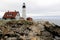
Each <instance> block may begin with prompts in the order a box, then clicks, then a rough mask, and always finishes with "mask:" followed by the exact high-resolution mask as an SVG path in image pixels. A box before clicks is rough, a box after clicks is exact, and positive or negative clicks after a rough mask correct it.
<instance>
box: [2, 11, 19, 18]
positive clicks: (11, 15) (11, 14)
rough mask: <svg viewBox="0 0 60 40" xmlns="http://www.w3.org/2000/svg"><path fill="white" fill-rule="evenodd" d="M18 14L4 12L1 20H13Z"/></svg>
mask: <svg viewBox="0 0 60 40" xmlns="http://www.w3.org/2000/svg"><path fill="white" fill-rule="evenodd" d="M17 13H19V12H5V14H4V16H3V18H15V17H16V15H17Z"/></svg>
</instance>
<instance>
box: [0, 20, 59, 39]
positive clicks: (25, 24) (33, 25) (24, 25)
mask: <svg viewBox="0 0 60 40" xmlns="http://www.w3.org/2000/svg"><path fill="white" fill-rule="evenodd" d="M1 23H2V22H1ZM0 30H1V31H0V34H2V35H3V36H2V38H3V39H4V37H5V35H6V34H9V35H10V36H8V35H6V36H7V38H6V39H8V38H9V37H16V40H18V39H19V40H21V39H22V40H54V39H55V36H57V37H60V26H58V25H55V24H54V23H50V22H48V21H39V22H35V21H27V20H18V21H16V20H13V21H6V22H5V23H4V22H3V23H2V24H1V25H0ZM6 31H7V32H6ZM13 34H14V35H15V36H14V35H13ZM11 35H13V36H11Z"/></svg>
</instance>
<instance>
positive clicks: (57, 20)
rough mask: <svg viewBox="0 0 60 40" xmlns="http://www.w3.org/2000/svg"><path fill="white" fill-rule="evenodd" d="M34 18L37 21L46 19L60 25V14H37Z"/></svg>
mask: <svg viewBox="0 0 60 40" xmlns="http://www.w3.org/2000/svg"><path fill="white" fill-rule="evenodd" d="M32 18H33V19H35V20H37V21H41V20H44V21H45V20H46V21H49V22H52V23H54V24H57V25H59V26H60V16H35V17H32Z"/></svg>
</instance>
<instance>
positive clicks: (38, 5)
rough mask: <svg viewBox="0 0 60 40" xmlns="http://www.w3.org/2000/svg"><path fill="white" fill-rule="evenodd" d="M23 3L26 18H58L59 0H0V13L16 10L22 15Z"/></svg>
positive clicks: (59, 14)
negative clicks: (24, 4)
mask: <svg viewBox="0 0 60 40" xmlns="http://www.w3.org/2000/svg"><path fill="white" fill-rule="evenodd" d="M23 2H25V3H26V12H27V15H28V16H60V0H0V12H6V11H8V10H9V11H14V10H17V11H19V12H20V13H22V4H23ZM1 15H3V14H2V13H0V16H1Z"/></svg>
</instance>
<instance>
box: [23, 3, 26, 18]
mask: <svg viewBox="0 0 60 40" xmlns="http://www.w3.org/2000/svg"><path fill="white" fill-rule="evenodd" d="M22 17H23V18H24V19H26V6H25V3H23V6H22Z"/></svg>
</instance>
